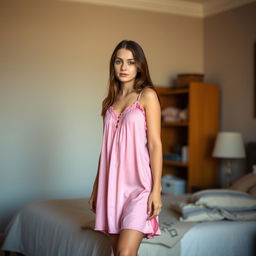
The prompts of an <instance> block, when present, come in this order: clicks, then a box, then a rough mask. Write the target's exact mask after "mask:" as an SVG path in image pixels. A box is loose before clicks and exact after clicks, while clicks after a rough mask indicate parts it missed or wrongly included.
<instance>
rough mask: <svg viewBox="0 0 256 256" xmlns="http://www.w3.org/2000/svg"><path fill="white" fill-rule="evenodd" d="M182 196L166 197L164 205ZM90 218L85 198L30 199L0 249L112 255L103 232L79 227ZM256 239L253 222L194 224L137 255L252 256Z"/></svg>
mask: <svg viewBox="0 0 256 256" xmlns="http://www.w3.org/2000/svg"><path fill="white" fill-rule="evenodd" d="M180 199H181V200H184V197H180V196H178V197H177V196H164V197H163V203H164V204H165V205H167V204H168V202H174V201H177V200H180ZM81 209H84V210H82V211H81ZM86 209H87V210H86ZM93 216H94V214H93V213H92V212H90V211H88V206H87V200H85V199H59V200H46V201H38V202H33V203H31V204H29V205H27V206H26V207H24V208H23V209H21V211H20V212H19V213H17V215H16V217H15V218H13V220H12V222H11V223H10V225H9V229H8V230H9V232H8V236H7V238H6V240H5V243H4V245H3V247H2V249H4V250H9V251H16V252H20V253H23V254H25V255H26V256H86V255H88V256H110V255H111V248H110V244H109V240H108V237H107V236H106V235H105V234H103V233H101V232H95V231H92V230H82V229H81V226H82V225H83V224H84V222H85V220H86V219H87V220H88V219H90V218H93ZM255 238H256V222H255V221H250V222H232V221H219V222H206V223H198V224H196V226H194V227H192V228H191V229H190V230H189V231H188V232H187V233H185V235H184V237H183V238H182V239H181V242H180V243H177V246H175V247H174V248H167V247H164V246H162V245H157V244H149V243H142V244H141V246H140V249H139V256H153V255H157V256H170V255H174V256H179V255H181V256H194V255H195V256H216V255H218V256H236V255H239V256H254V255H256V253H255V251H254V244H253V243H254V242H255ZM180 247H181V253H180V251H179V249H180Z"/></svg>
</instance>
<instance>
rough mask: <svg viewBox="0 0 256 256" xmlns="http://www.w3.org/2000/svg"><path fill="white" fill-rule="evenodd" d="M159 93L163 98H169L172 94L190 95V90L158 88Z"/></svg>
mask: <svg viewBox="0 0 256 256" xmlns="http://www.w3.org/2000/svg"><path fill="white" fill-rule="evenodd" d="M157 92H158V94H160V95H161V96H168V95H172V94H186V93H189V88H182V89H172V88H170V87H164V86H158V87H157Z"/></svg>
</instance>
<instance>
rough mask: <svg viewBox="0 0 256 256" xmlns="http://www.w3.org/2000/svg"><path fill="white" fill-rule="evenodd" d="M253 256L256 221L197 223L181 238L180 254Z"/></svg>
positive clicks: (196, 255) (184, 255)
mask: <svg viewBox="0 0 256 256" xmlns="http://www.w3.org/2000/svg"><path fill="white" fill-rule="evenodd" d="M201 255H202V256H214V255H215V256H217V255H218V256H255V255H256V221H243V222H242V221H216V222H203V223H198V224H197V225H196V226H194V227H192V228H191V229H190V230H189V231H188V232H187V233H186V234H185V235H184V237H183V238H182V239H181V256H201Z"/></svg>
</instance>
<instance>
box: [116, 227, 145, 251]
mask: <svg viewBox="0 0 256 256" xmlns="http://www.w3.org/2000/svg"><path fill="white" fill-rule="evenodd" d="M142 239H143V233H142V232H139V231H137V230H133V229H123V230H121V232H120V235H119V239H118V243H117V250H116V255H117V256H137V253H138V250H139V247H140V243H141V241H142Z"/></svg>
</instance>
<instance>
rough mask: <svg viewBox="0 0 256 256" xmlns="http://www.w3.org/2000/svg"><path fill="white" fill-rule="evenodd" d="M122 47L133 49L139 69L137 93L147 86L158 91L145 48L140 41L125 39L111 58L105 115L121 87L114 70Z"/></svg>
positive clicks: (103, 114)
mask: <svg viewBox="0 0 256 256" xmlns="http://www.w3.org/2000/svg"><path fill="white" fill-rule="evenodd" d="M120 49H127V50H129V51H131V52H132V54H133V58H134V60H135V65H136V67H137V70H138V72H137V75H136V77H135V82H134V86H133V88H134V90H135V91H136V92H137V93H139V92H140V91H141V90H143V89H144V88H145V87H149V88H152V89H153V90H154V91H155V92H156V89H155V88H154V86H153V83H152V80H151V78H150V74H149V70H148V63H147V60H146V57H145V54H144V52H143V49H142V48H141V46H140V45H139V44H138V43H136V42H134V41H131V40H123V41H121V42H120V43H119V44H118V45H117V46H116V48H115V49H114V51H113V53H112V56H111V59H110V64H109V88H108V96H107V97H106V98H105V99H104V100H103V102H102V111H101V115H102V116H103V117H104V116H105V113H106V111H107V109H108V108H109V107H110V106H111V105H112V104H113V103H114V101H115V99H116V96H117V95H118V93H119V91H120V89H121V84H120V81H119V80H118V79H117V78H116V76H115V70H114V61H115V59H116V55H117V52H118V50H120ZM156 93H157V92H156ZM158 99H159V97H158Z"/></svg>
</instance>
